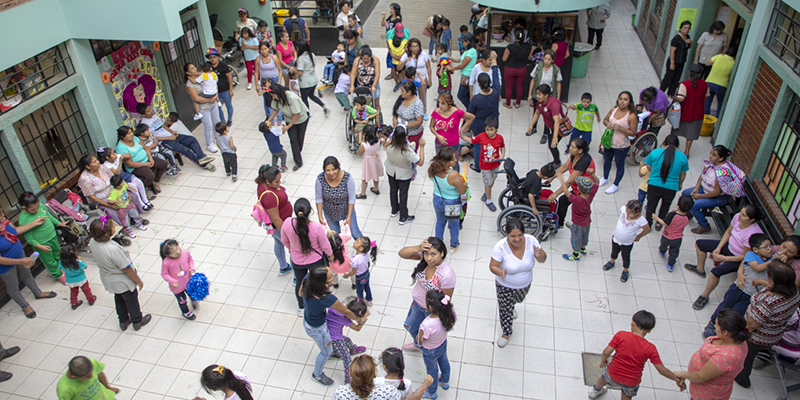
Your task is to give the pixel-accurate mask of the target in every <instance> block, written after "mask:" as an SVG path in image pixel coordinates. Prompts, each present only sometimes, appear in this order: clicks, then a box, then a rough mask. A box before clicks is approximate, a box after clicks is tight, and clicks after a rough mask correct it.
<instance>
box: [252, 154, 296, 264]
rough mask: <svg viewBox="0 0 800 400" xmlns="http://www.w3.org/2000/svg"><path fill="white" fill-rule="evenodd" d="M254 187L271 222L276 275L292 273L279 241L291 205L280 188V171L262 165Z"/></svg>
mask: <svg viewBox="0 0 800 400" xmlns="http://www.w3.org/2000/svg"><path fill="white" fill-rule="evenodd" d="M256 185H257V186H256V195H257V196H258V203H259V204H261V207H262V208H264V211H266V213H267V215H269V220H270V221H271V222H272V228H273V232H272V239H273V240H274V241H275V243H274V246H273V247H272V250H273V252H274V253H275V258H277V259H278V275H281V276H282V275H286V274H288V273H290V272H292V269H291V268H290V267H289V264H287V263H286V251H285V249H284V246H283V242H282V241H281V228H283V221H285V220H286V219H288V218H291V217H292V203H290V202H289V194H288V193H286V189H285V188H284V187H283V186H281V171H280V169H278V167H277V166H274V165H273V166H270V165H269V164H264V165H262V166H261V167H260V168H259V169H258V176H256Z"/></svg>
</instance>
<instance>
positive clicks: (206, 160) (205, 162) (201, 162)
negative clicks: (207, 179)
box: [197, 156, 214, 165]
mask: <svg viewBox="0 0 800 400" xmlns="http://www.w3.org/2000/svg"><path fill="white" fill-rule="evenodd" d="M212 161H214V157H209V156H205V157H203V158H201V159H199V160H197V162H198V163H200V165H203V164H208V163H210V162H212Z"/></svg>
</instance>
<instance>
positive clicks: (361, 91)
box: [345, 86, 383, 154]
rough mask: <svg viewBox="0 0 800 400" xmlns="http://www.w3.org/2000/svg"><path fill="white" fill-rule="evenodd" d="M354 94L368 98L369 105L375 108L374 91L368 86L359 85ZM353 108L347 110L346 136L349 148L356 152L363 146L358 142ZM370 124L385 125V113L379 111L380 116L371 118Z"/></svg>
mask: <svg viewBox="0 0 800 400" xmlns="http://www.w3.org/2000/svg"><path fill="white" fill-rule="evenodd" d="M353 96H363V97H365V98H366V99H367V105H368V106H370V107H373V108H375V99H373V98H372V91H371V90H370V88H369V87H367V86H359V87H357V88H355V89H354V90H353ZM354 109H355V108H352V109H351V110H350V111H348V112H347V117H346V120H345V138H346V139H347V143H348V149H349V150H350V153H352V154H356V152H358V147H359V146H361V143H359V142H358V132H356V129H355V128H356V123H355V120H354V119H353V110H354ZM367 124H368V125H377V126H382V125H383V115H381V113H380V112H378V116H377V117H375V118H373V119H371V120H370V121H369V122H368V123H367Z"/></svg>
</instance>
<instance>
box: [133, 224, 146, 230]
mask: <svg viewBox="0 0 800 400" xmlns="http://www.w3.org/2000/svg"><path fill="white" fill-rule="evenodd" d="M136 229H138V230H140V231H146V230H147V227H146V226H144V224H136Z"/></svg>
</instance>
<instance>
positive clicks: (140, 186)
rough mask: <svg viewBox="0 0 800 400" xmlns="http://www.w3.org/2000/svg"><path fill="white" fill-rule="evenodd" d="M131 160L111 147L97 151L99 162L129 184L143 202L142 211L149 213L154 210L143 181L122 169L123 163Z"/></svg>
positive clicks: (127, 155)
mask: <svg viewBox="0 0 800 400" xmlns="http://www.w3.org/2000/svg"><path fill="white" fill-rule="evenodd" d="M129 158H131V155H130V154H123V155H121V156H120V155H118V154H117V152H116V151H114V149H113V148H111V147H100V148H99V149H97V161H99V162H100V163H101V164H103V166H104V167H106V168H108V169H109V170H110V171H111V172H113V173H114V175H119V176H121V177H122V179H123V180H124V181H125V182H127V183H129V184H130V186H131V187H132V188H133V191H134V193H136V195H137V196H138V197H139V200H140V201H141V202H142V209H143V210H145V211H148V210H150V209H152V208H153V204H152V203H150V200H149V199H148V198H147V193H146V192H145V189H144V183H143V182H142V180H141V179H139V178H137V177H136V175H134V174H132V173H130V172H128V171H125V168H122V162H123V161H125V160H126V159H129ZM153 197H155V196H153Z"/></svg>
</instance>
